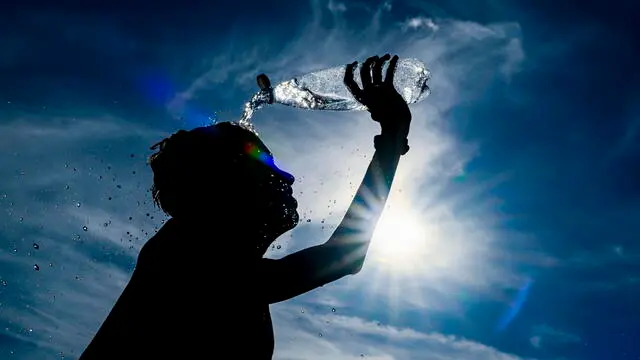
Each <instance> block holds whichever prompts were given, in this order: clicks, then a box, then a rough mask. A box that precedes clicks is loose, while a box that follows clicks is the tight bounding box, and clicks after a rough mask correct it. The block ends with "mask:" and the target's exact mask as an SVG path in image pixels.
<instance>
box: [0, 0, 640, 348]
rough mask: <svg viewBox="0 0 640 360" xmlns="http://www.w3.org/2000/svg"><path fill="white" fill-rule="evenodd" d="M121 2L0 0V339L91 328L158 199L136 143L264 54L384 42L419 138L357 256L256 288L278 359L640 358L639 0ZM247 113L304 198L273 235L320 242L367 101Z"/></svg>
mask: <svg viewBox="0 0 640 360" xmlns="http://www.w3.org/2000/svg"><path fill="white" fill-rule="evenodd" d="M138 4H139V5H131V6H130V7H128V8H124V7H122V8H119V7H116V6H115V5H111V6H110V7H104V8H98V7H93V8H89V7H86V6H85V7H76V8H68V9H65V8H62V7H53V6H48V5H41V6H33V7H29V8H27V7H23V8H17V7H11V6H8V7H7V11H4V10H3V14H2V15H0V46H1V47H2V49H3V51H2V53H0V79H2V80H1V81H0V150H1V153H2V154H3V156H2V157H1V158H0V161H1V165H2V166H0V176H1V177H2V182H1V183H0V207H1V208H2V213H3V214H4V216H3V217H2V220H1V221H0V325H1V326H0V358H2V359H4V358H7V359H59V358H60V357H61V355H64V357H65V359H75V358H76V357H77V356H78V354H79V353H80V352H81V351H82V350H83V349H84V346H86V344H87V343H88V341H89V340H90V338H91V337H92V335H93V333H94V332H95V331H96V330H97V328H98V326H99V325H100V323H101V322H102V320H103V319H104V317H105V316H106V314H107V313H108V311H109V310H110V307H111V306H112V304H113V303H114V301H115V300H116V299H117V297H118V296H119V294H120V291H121V290H122V289H123V287H124V285H125V284H126V282H127V280H128V277H129V275H130V274H131V271H132V269H133V266H134V265H135V259H136V254H137V252H138V250H139V249H140V247H141V246H142V245H143V244H144V242H145V241H146V239H148V238H149V236H151V235H152V234H153V232H154V231H155V229H157V228H158V227H159V226H161V225H162V221H163V220H164V219H165V217H164V216H163V215H162V214H161V213H160V212H159V211H158V210H157V209H155V208H154V207H153V206H152V204H151V202H150V194H149V193H148V192H147V189H148V188H149V185H150V181H151V176H150V171H149V169H148V168H147V166H146V164H145V158H146V156H148V155H149V151H148V150H147V149H148V147H149V146H150V145H152V144H153V143H155V142H156V141H158V140H159V139H161V138H162V137H164V136H166V135H168V134H170V133H172V132H173V131H176V130H177V129H180V128H192V127H196V126H199V125H201V124H202V121H204V120H206V118H207V117H208V116H210V115H212V114H213V113H214V112H215V114H216V116H217V117H218V118H219V119H221V120H234V119H237V118H238V117H239V115H240V113H241V108H242V104H243V102H244V101H246V100H247V99H248V98H249V97H250V96H251V94H252V93H253V92H255V91H256V90H257V88H256V85H255V76H256V75H257V74H258V73H261V72H264V73H267V74H268V75H269V76H270V78H271V79H272V82H275V83H277V82H279V81H284V80H287V79H289V78H291V77H293V76H295V75H300V74H304V73H306V72H309V71H312V70H320V69H324V68H326V67H331V66H335V65H342V64H345V63H348V62H351V61H353V60H364V59H365V58H366V57H368V56H370V55H373V54H384V53H387V52H390V53H397V54H399V55H400V56H402V57H416V58H419V59H421V60H423V61H424V62H425V63H426V64H427V65H428V66H429V68H430V69H431V71H432V81H431V88H432V95H430V96H429V97H428V98H427V100H425V101H424V102H422V103H420V104H417V105H413V106H412V111H413V114H414V120H413V124H412V133H411V135H410V139H409V141H410V144H411V147H412V150H411V151H410V153H409V154H407V155H406V156H405V157H404V158H403V159H402V163H401V165H400V169H399V173H398V178H397V181H396V183H395V184H394V189H393V195H392V197H391V200H390V208H389V209H388V210H387V212H386V213H385V215H384V218H383V220H382V223H381V227H380V231H379V232H378V234H377V235H376V238H375V239H374V244H373V245H372V249H371V253H370V257H369V258H368V260H367V263H366V265H365V268H364V270H363V271H362V272H361V273H360V274H359V275H357V276H354V277H350V278H345V279H342V280H340V281H338V282H336V283H334V284H331V285H328V286H325V287H323V288H321V289H318V290H315V291H313V292H311V293H308V294H306V295H304V296H301V297H300V298H298V299H295V300H292V301H289V302H285V303H281V304H277V305H274V306H273V307H272V312H273V316H274V326H275V332H276V351H275V358H277V359H352V358H354V359H355V358H358V359H360V358H362V356H364V358H369V359H385V360H386V359H442V360H449V359H478V360H497V359H501V360H506V359H509V360H519V359H554V360H559V359H572V360H573V359H594V360H601V359H638V358H640V349H639V348H638V345H637V343H635V342H634V340H635V339H638V338H640V325H639V324H640V321H639V320H640V310H639V308H638V307H637V306H634V304H638V303H640V292H639V291H638V286H639V285H640V245H639V243H638V241H637V239H638V236H639V234H640V221H639V220H638V219H639V217H640V186H639V184H640V171H639V170H638V168H639V167H638V163H640V145H638V144H640V141H639V136H640V135H639V131H640V120H638V119H639V118H638V116H639V114H640V108H639V107H638V105H637V104H638V97H639V96H640V94H639V93H638V90H637V89H636V86H634V85H633V84H636V83H637V82H638V81H639V80H640V78H639V75H638V74H640V73H639V72H638V71H637V70H636V69H635V67H634V64H633V63H634V59H636V58H637V56H638V52H637V48H638V46H637V45H638V38H637V35H632V32H631V29H632V28H633V26H632V25H633V21H632V20H633V18H632V16H633V14H637V5H634V4H633V3H632V2H627V3H624V2H619V3H616V2H608V3H607V5H606V6H605V5H602V4H601V3H595V2H594V3H593V4H592V3H588V4H584V3H578V2H571V1H569V2H564V3H562V4H559V3H557V2H550V1H535V2H534V1H525V0H522V1H506V0H492V1H486V2H483V3H482V5H480V4H479V3H478V2H471V1H467V2H461V1H457V2H446V1H434V2H426V1H410V0H409V1H387V2H368V1H367V2H365V1H361V2H354V1H343V2H338V1H324V0H313V1H310V2H290V3H288V4H286V5H285V2H284V1H283V2H279V5H265V4H262V3H258V2H256V3H255V4H250V3H247V2H225V4H224V5H212V4H204V3H200V2H198V3H194V5H192V6H190V7H185V6H181V5H179V3H178V2H171V1H165V2H161V3H157V4H151V3H144V4H143V3H138ZM255 124H256V127H257V129H258V131H259V132H260V134H261V136H262V137H263V139H264V140H265V142H266V143H267V144H268V145H269V146H270V147H271V148H272V150H273V152H274V153H275V155H276V158H277V162H278V163H279V164H280V165H281V167H283V168H284V169H287V170H289V171H291V172H292V173H293V174H294V175H296V177H297V179H298V181H297V183H296V184H295V186H294V189H295V192H296V193H298V198H299V202H300V213H301V215H302V216H303V220H302V221H301V223H300V226H298V227H297V228H296V229H295V230H294V231H292V232H291V233H289V234H286V235H284V236H283V237H282V238H280V239H279V240H278V242H277V244H278V245H279V248H278V247H276V248H274V249H272V250H271V251H270V252H269V253H268V256H269V257H274V258H277V257H281V256H283V255H285V254H286V253H289V252H292V251H295V250H298V249H301V248H303V247H305V246H308V245H311V244H318V243H321V242H323V241H324V240H326V239H327V237H328V236H329V235H330V232H331V229H332V228H333V227H335V225H336V224H337V222H338V221H339V220H340V217H341V215H342V214H343V213H344V211H345V209H346V206H347V205H348V203H349V201H350V199H351V196H352V194H353V191H354V190H355V185H356V184H357V183H358V182H359V181H360V180H361V178H362V176H363V174H364V170H365V168H366V166H367V162H368V157H370V156H371V154H372V150H373V149H372V136H373V135H375V134H376V132H377V127H376V125H375V124H373V123H372V122H371V121H370V120H369V119H368V116H367V114H366V113H359V112H350V113H327V112H307V111H302V110H296V109H290V108H284V107H278V106H272V107H269V108H265V109H263V110H261V111H260V112H258V113H257V114H256V116H255ZM307 220H310V221H309V222H307ZM398 223H401V225H402V226H400V227H398ZM394 224H395V225H394ZM416 224H417V225H416ZM84 226H86V230H84V228H83V227H84ZM407 239H411V240H412V241H407ZM229 241H233V239H229ZM34 244H37V246H35V245H34ZM178 246H189V247H192V248H193V250H194V251H198V246H199V245H198V243H197V241H196V240H193V241H191V242H187V243H184V244H179V245H178ZM217 250H218V252H217V253H212V254H211V260H212V261H224V259H225V258H224V253H225V249H224V244H223V243H221V244H220V245H219V246H218V249H217ZM35 264H37V265H38V267H39V270H37V271H36V270H35V269H34V265H35ZM273 281H277V279H276V280H273ZM168 287H169V288H170V285H168ZM211 328H212V329H213V330H215V331H219V330H220V329H216V328H215V324H212V325H211ZM222 331H224V329H222Z"/></svg>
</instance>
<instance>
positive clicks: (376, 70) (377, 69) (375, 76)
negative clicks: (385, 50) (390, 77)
mask: <svg viewBox="0 0 640 360" xmlns="http://www.w3.org/2000/svg"><path fill="white" fill-rule="evenodd" d="M389 58H391V55H389V54H385V55H384V56H383V57H381V58H379V59H377V60H376V62H375V63H374V64H373V69H372V70H371V77H372V81H373V84H375V85H380V84H382V66H383V65H384V62H385V61H387V60H389Z"/></svg>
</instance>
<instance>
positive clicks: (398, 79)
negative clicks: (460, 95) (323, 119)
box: [258, 59, 430, 110]
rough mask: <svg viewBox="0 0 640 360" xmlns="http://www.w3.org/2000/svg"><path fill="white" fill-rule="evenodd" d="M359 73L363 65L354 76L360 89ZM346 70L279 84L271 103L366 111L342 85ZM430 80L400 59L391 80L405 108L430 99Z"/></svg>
mask: <svg viewBox="0 0 640 360" xmlns="http://www.w3.org/2000/svg"><path fill="white" fill-rule="evenodd" d="M387 67H388V62H386V63H385V66H384V67H383V69H382V74H383V76H384V74H386V70H387ZM361 69H362V64H359V66H358V67H357V68H356V69H355V71H354V76H353V78H354V80H355V81H356V83H357V84H358V85H359V86H360V87H362V83H361V82H360V70H361ZM345 70H346V65H343V66H337V67H333V68H330V69H326V70H320V71H317V72H312V73H310V74H306V75H303V76H299V77H296V78H293V79H291V80H289V81H285V82H282V83H280V84H278V85H276V86H275V87H274V88H273V101H274V102H276V103H279V104H283V105H289V106H294V107H298V108H303V109H313V110H366V107H365V106H364V105H362V104H360V103H359V102H358V101H356V99H354V97H353V95H351V92H350V91H349V89H348V88H347V87H346V86H345V85H344V72H345ZM429 78H430V72H429V70H428V69H427V67H426V65H425V64H424V63H423V62H421V61H420V60H417V59H400V60H398V63H397V67H396V71H395V75H394V77H393V85H394V86H395V88H396V90H397V91H398V93H399V94H400V95H402V97H403V98H404V100H405V101H406V102H407V103H408V104H413V103H417V102H418V101H421V100H423V99H424V98H426V97H427V96H428V95H429V93H430V90H429V86H428V85H427V82H428V80H429ZM258 85H260V86H261V88H262V89H263V90H264V88H263V87H262V85H268V83H267V84H262V85H261V84H258Z"/></svg>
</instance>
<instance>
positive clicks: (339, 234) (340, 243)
mask: <svg viewBox="0 0 640 360" xmlns="http://www.w3.org/2000/svg"><path fill="white" fill-rule="evenodd" d="M400 154H401V152H400V151H399V146H398V142H397V141H393V142H387V143H385V144H384V146H382V148H381V149H379V150H376V152H375V153H374V155H373V159H372V160H371V163H370V164H369V167H368V169H367V172H366V174H365V176H364V179H363V181H362V184H361V185H360V187H359V188H358V191H357V192H356V195H355V197H354V199H353V201H352V203H351V206H350V207H349V209H348V210H347V213H346V214H345V216H344V218H343V220H342V222H341V223H340V225H339V226H338V227H337V229H336V230H335V232H334V233H333V235H332V236H331V238H330V239H329V240H328V241H327V243H326V245H329V246H330V248H331V249H333V251H334V252H338V253H340V254H338V255H339V256H341V257H342V258H343V259H344V260H343V261H342V262H343V265H344V270H343V271H347V272H349V273H354V272H357V271H359V270H360V268H361V267H362V264H363V263H364V258H365V256H366V253H367V250H368V248H369V243H370V241H371V237H372V236H373V232H374V230H375V227H376V224H377V222H378V220H379V218H380V216H381V215H382V211H383V210H384V207H385V204H386V201H387V199H388V197H389V193H390V190H391V185H392V184H393V179H394V177H395V174H396V169H397V167H398V162H399V160H400Z"/></svg>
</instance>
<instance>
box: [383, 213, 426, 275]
mask: <svg viewBox="0 0 640 360" xmlns="http://www.w3.org/2000/svg"><path fill="white" fill-rule="evenodd" d="M427 235H428V234H427V229H426V228H425V226H424V225H423V223H422V222H421V221H420V218H419V217H418V216H416V214H414V213H412V212H411V211H407V210H400V209H398V208H395V209H394V208H390V209H386V210H385V212H384V213H383V214H382V216H381V218H380V220H379V221H378V224H377V226H376V229H375V232H374V234H373V239H372V244H371V253H372V255H373V258H374V259H375V260H376V262H379V263H381V264H384V265H386V266H390V267H391V268H393V269H394V270H403V269H405V270H409V269H411V268H414V267H415V266H416V265H418V263H419V262H420V260H421V259H423V258H424V256H425V252H426V251H427V246H426V243H427V241H428V238H427Z"/></svg>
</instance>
